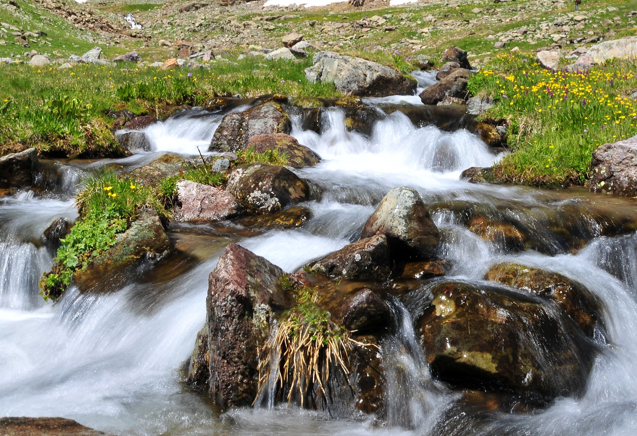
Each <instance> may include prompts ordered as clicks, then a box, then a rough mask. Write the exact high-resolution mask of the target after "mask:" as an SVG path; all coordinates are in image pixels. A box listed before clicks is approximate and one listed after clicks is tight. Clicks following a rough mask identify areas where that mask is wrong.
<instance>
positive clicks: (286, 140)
mask: <svg viewBox="0 0 637 436" xmlns="http://www.w3.org/2000/svg"><path fill="white" fill-rule="evenodd" d="M245 148H246V149H249V148H254V149H255V151H256V152H257V153H264V152H266V151H270V150H272V151H274V150H276V151H278V152H279V153H285V154H286V155H287V156H288V164H289V165H290V166H291V167H294V168H302V167H307V166H314V165H316V164H317V163H319V162H320V161H321V158H320V157H319V155H318V154H316V153H314V152H313V151H312V150H310V149H309V148H308V147H306V146H304V145H301V144H299V141H297V140H296V138H295V137H293V136H290V135H288V134H285V133H273V134H268V135H255V136H253V137H251V138H250V139H249V140H248V143H247V144H246V147H245Z"/></svg>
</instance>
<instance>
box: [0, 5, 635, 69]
mask: <svg viewBox="0 0 637 436" xmlns="http://www.w3.org/2000/svg"><path fill="white" fill-rule="evenodd" d="M225 3H228V2H217V1H194V2H186V1H167V2H164V3H139V4H137V3H134V4H133V3H130V2H125V1H118V2H114V3H113V2H108V3H106V2H97V1H90V2H88V3H85V4H78V3H75V2H74V1H72V0H27V1H18V0H0V57H2V56H4V57H11V58H13V59H16V58H17V59H19V58H20V56H24V54H25V52H31V51H35V52H38V53H45V54H47V55H49V56H50V57H51V58H53V57H68V55H70V54H81V52H83V51H85V50H84V49H88V48H90V46H91V45H100V46H101V47H102V48H103V49H104V51H105V55H106V56H107V57H111V58H112V57H114V56H115V55H118V54H122V53H124V52H126V51H130V50H133V49H135V50H137V51H138V52H139V53H140V54H141V55H142V57H143V58H144V60H154V61H160V60H164V59H167V58H171V57H175V56H180V57H182V58H183V57H189V56H192V55H194V54H199V53H205V52H206V51H212V52H213V53H215V54H219V53H224V52H229V51H232V52H244V53H247V52H250V51H252V52H258V51H260V50H262V51H266V52H267V51H268V50H271V49H277V48H280V47H281V46H282V45H283V44H282V37H283V36H285V35H286V34H289V33H290V32H296V33H298V34H300V35H302V36H303V37H304V40H305V41H307V42H309V43H310V44H312V45H313V46H314V47H316V48H318V49H330V50H335V51H338V52H341V53H344V54H357V55H360V54H362V53H364V54H365V57H367V58H370V59H371V60H380V61H384V63H389V64H391V63H392V62H393V63H399V62H400V61H401V60H403V59H407V58H408V57H409V56H411V55H417V54H427V55H434V54H438V53H440V52H442V50H444V48H446V47H448V46H449V45H450V44H453V45H458V46H461V47H463V48H465V49H466V50H468V51H469V56H470V58H479V59H481V60H484V59H485V58H488V57H490V56H493V55H494V54H497V53H498V52H500V51H508V50H510V49H512V48H514V47H519V48H520V49H521V50H539V49H546V48H554V49H556V48H557V49H562V50H564V52H565V53H564V54H568V53H570V52H571V51H573V50H574V49H576V48H578V47H582V46H586V45H587V44H592V43H594V42H597V41H599V40H602V39H608V38H616V37H621V36H628V35H631V34H634V32H635V26H636V23H637V10H634V9H635V6H634V4H632V5H631V2H630V1H627V0H621V1H608V0H606V1H598V2H594V3H593V2H584V3H583V4H582V5H581V6H580V8H579V11H577V12H576V11H575V10H574V7H573V5H572V2H570V1H569V2H566V1H548V2H547V1H540V0H519V1H495V2H493V1H491V0H474V1H442V0H427V1H423V2H419V3H414V4H409V5H404V6H401V7H390V6H389V4H388V3H387V2H383V1H371V2H367V3H366V4H364V5H363V6H361V7H354V6H351V5H349V4H348V3H337V4H333V5H331V6H328V7H325V8H322V9H318V8H304V7H285V8H281V7H267V8H265V7H264V6H263V5H264V1H255V2H249V3H243V2H236V3H234V4H225ZM128 13H132V14H133V18H134V20H135V23H136V24H139V26H132V24H131V23H130V22H129V21H126V15H127V14H128ZM129 20H130V18H129ZM132 27H140V28H132ZM60 28H61V30H62V31H60ZM56 29H58V30H56Z"/></svg>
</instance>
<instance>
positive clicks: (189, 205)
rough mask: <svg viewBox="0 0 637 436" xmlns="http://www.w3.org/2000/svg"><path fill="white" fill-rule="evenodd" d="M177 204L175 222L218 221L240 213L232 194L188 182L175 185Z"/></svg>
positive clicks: (183, 181)
mask: <svg viewBox="0 0 637 436" xmlns="http://www.w3.org/2000/svg"><path fill="white" fill-rule="evenodd" d="M177 202H178V203H179V204H180V206H179V207H177V208H176V210H175V219H176V220H177V221H220V220H225V219H228V218H232V217H234V216H236V215H238V214H239V213H240V212H241V206H240V205H239V202H238V201H237V199H236V198H235V197H234V196H233V195H232V194H230V193H228V192H226V191H223V190H221V189H219V188H216V187H214V186H208V185H203V184H201V183H195V182H191V181H189V180H181V181H179V182H178V183H177Z"/></svg>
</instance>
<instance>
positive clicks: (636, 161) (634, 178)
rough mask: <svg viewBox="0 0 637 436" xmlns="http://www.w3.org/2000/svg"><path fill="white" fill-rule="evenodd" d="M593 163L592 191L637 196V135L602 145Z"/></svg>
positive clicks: (596, 151)
mask: <svg viewBox="0 0 637 436" xmlns="http://www.w3.org/2000/svg"><path fill="white" fill-rule="evenodd" d="M591 165H592V171H591V185H590V190H591V191H592V192H601V193H609V194H616V195H625V196H629V197H635V196H637V136H633V137H632V138H629V139H626V140H624V141H618V142H615V143H613V144H604V145H602V146H600V147H599V148H597V150H595V151H594V152H593V161H592V164H591Z"/></svg>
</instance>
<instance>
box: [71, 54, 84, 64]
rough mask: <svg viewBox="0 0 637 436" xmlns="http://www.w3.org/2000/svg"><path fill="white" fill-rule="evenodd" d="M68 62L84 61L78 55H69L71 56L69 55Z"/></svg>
mask: <svg viewBox="0 0 637 436" xmlns="http://www.w3.org/2000/svg"><path fill="white" fill-rule="evenodd" d="M69 62H71V63H76V64H79V63H82V62H84V61H83V60H82V58H81V57H79V56H78V55H71V56H69Z"/></svg>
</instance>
